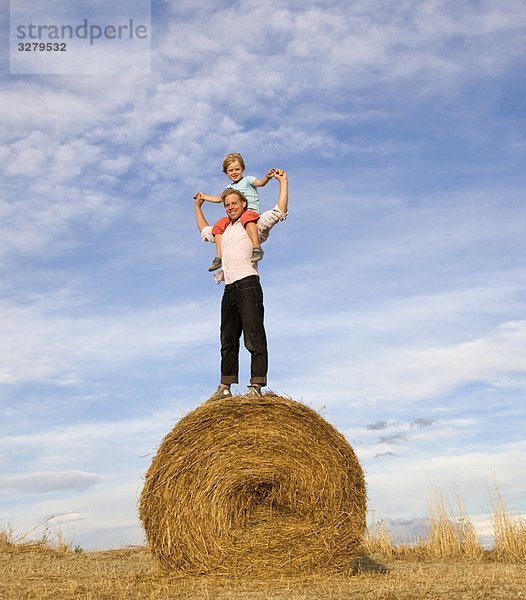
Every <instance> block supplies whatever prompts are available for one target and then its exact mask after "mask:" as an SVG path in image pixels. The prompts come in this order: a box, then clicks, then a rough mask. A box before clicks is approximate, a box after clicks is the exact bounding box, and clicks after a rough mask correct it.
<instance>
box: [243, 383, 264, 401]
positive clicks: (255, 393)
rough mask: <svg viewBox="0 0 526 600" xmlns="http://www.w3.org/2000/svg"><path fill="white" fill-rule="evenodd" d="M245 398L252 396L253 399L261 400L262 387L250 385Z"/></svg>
mask: <svg viewBox="0 0 526 600" xmlns="http://www.w3.org/2000/svg"><path fill="white" fill-rule="evenodd" d="M245 396H250V397H251V398H261V396H263V394H262V393H261V386H260V385H249V386H248V388H247V391H246V392H245Z"/></svg>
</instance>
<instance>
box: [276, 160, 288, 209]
mask: <svg viewBox="0 0 526 600" xmlns="http://www.w3.org/2000/svg"><path fill="white" fill-rule="evenodd" d="M274 177H275V179H277V180H278V181H279V196H278V208H279V210H280V211H281V212H282V213H284V214H287V209H288V206H289V180H288V177H287V174H286V173H285V171H283V169H274Z"/></svg>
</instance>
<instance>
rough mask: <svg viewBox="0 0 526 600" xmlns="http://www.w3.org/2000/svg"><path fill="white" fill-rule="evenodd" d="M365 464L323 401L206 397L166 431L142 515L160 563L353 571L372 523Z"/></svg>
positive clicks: (182, 567)
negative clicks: (321, 407)
mask: <svg viewBox="0 0 526 600" xmlns="http://www.w3.org/2000/svg"><path fill="white" fill-rule="evenodd" d="M365 501H366V496H365V483H364V477H363V471H362V469H361V467H360V464H359V462H358V459H357V458H356V456H355V454H354V451H353V449H352V448H351V446H350V445H349V444H348V442H347V441H346V440H345V438H344V437H343V436H342V435H341V434H340V433H338V432H337V431H336V429H334V427H332V425H330V424H329V423H327V421H325V420H324V419H323V418H322V417H321V416H320V415H319V414H318V413H316V412H315V411H313V410H312V409H310V408H308V407H306V406H305V405H303V404H300V403H298V402H295V401H293V400H289V399H286V398H283V397H280V396H268V395H267V396H263V397H262V398H260V399H254V398H247V397H246V396H237V397H233V398H228V399H225V400H219V401H214V402H205V403H204V404H202V405H201V406H199V407H198V408H196V409H195V410H194V411H192V412H191V413H189V414H188V415H186V416H185V417H183V418H182V419H181V420H180V421H179V423H177V425H176V426H175V427H174V428H173V429H172V431H171V432H170V433H169V434H168V435H167V436H166V437H165V439H164V441H163V442H162V444H161V446H160V448H159V450H158V452H157V455H156V456H155V457H154V459H153V461H152V464H151V466H150V468H149V470H148V472H147V474H146V481H145V485H144V488H143V491H142V494H141V499H140V507H139V512H140V518H141V520H142V523H143V526H144V529H145V532H146V537H147V540H148V544H149V547H150V550H151V552H152V554H153V556H154V557H155V558H156V560H157V561H158V563H159V564H160V566H161V567H162V568H163V570H166V571H172V572H174V571H175V572H179V573H207V574H225V575H230V576H233V575H243V574H245V575H265V576H272V575H286V574H298V573H302V574H303V573H316V572H323V573H327V572H328V571H330V572H335V571H342V570H343V571H346V570H348V569H349V567H350V563H351V561H352V559H353V558H354V557H355V556H356V552H357V550H358V547H359V545H360V543H361V541H362V538H363V534H364V531H365Z"/></svg>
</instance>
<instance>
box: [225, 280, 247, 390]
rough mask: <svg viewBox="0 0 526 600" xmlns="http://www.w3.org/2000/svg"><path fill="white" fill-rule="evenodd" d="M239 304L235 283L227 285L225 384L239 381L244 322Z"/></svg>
mask: <svg viewBox="0 0 526 600" xmlns="http://www.w3.org/2000/svg"><path fill="white" fill-rule="evenodd" d="M237 305H238V302H237V292H236V290H235V289H234V284H232V286H225V291H224V293H223V299H222V301H221V383H222V384H225V385H230V384H231V383H237V382H238V371H239V338H240V337H241V328H242V324H241V319H240V316H239V312H238V306H237Z"/></svg>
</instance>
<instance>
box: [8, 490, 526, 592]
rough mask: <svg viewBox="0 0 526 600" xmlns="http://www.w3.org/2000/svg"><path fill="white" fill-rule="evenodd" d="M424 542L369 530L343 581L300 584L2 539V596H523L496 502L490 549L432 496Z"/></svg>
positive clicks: (145, 555)
mask: <svg viewBox="0 0 526 600" xmlns="http://www.w3.org/2000/svg"><path fill="white" fill-rule="evenodd" d="M431 521H432V527H431V531H430V533H429V536H428V538H427V539H426V540H423V541H421V542H420V543H418V544H408V545H401V546H400V545H399V546H396V545H394V544H393V543H392V542H391V539H390V537H389V535H388V534H387V532H386V531H384V529H383V528H382V527H381V524H380V525H379V526H377V527H372V528H370V529H369V534H368V537H367V539H366V540H365V543H364V547H363V552H362V553H361V555H360V556H359V557H358V558H357V559H355V560H354V561H353V564H352V565H351V568H350V570H349V573H347V574H346V575H345V576H344V575H343V574H342V575H339V576H330V577H329V576H325V577H324V576H321V575H319V574H318V575H316V576H314V575H311V576H305V577H302V578H281V579H279V578H269V579H264V580H263V579H261V578H260V579H259V580H251V579H249V578H244V579H241V578H239V579H236V578H218V577H215V578H214V577H195V576H194V577H184V576H180V577H173V576H172V577H167V576H165V575H163V574H161V573H160V572H159V571H158V569H157V567H156V565H155V564H154V562H153V560H152V558H151V556H150V554H149V552H148V550H147V549H146V548H142V547H139V548H127V549H121V550H111V551H105V552H83V551H82V550H81V549H80V548H72V547H71V546H68V545H67V544H64V543H58V542H55V543H50V542H49V540H47V541H46V540H40V541H24V540H20V539H18V540H17V539H15V538H14V536H13V535H12V534H9V533H6V532H4V533H3V534H1V533H0V598H1V599H2V600H44V599H45V600H48V599H49V600H51V599H53V600H71V599H83V600H103V599H104V600H106V599H107V600H110V599H111V600H113V599H115V600H124V599H126V600H147V599H152V600H161V599H166V600H167V599H182V600H184V599H187V600H190V599H196V600H201V599H202V600H205V599H206V600H212V599H217V600H234V599H235V600H244V599H246V600H267V599H268V600H281V599H291V600H300V599H301V600H310V599H320V600H322V599H323V600H340V599H341V600H344V599H354V598H356V599H358V598H360V599H364V600H405V599H419V600H420V599H429V600H435V599H436V600H438V599H441V600H444V599H448V600H449V599H454V600H468V599H469V600H471V599H480V600H492V599H506V600H509V599H513V598H520V599H523V598H526V576H525V574H524V572H525V563H526V525H525V523H524V520H522V519H519V518H516V517H514V516H512V515H511V514H510V513H509V512H508V511H507V510H506V508H505V506H504V504H503V503H502V501H501V499H500V497H499V496H497V497H496V502H495V504H494V513H493V516H492V521H493V527H494V531H495V546H494V548H492V549H491V550H485V549H483V548H482V547H481V546H480V545H479V544H478V543H477V541H476V537H475V536H474V530H473V528H472V526H471V524H470V522H469V519H468V518H467V517H465V516H462V517H461V518H460V519H459V518H458V516H457V517H455V518H453V515H452V514H451V513H450V512H449V509H447V510H446V508H445V506H444V503H443V502H442V501H441V500H439V502H438V503H437V504H436V508H435V510H434V512H433V513H432V514H431Z"/></svg>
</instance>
